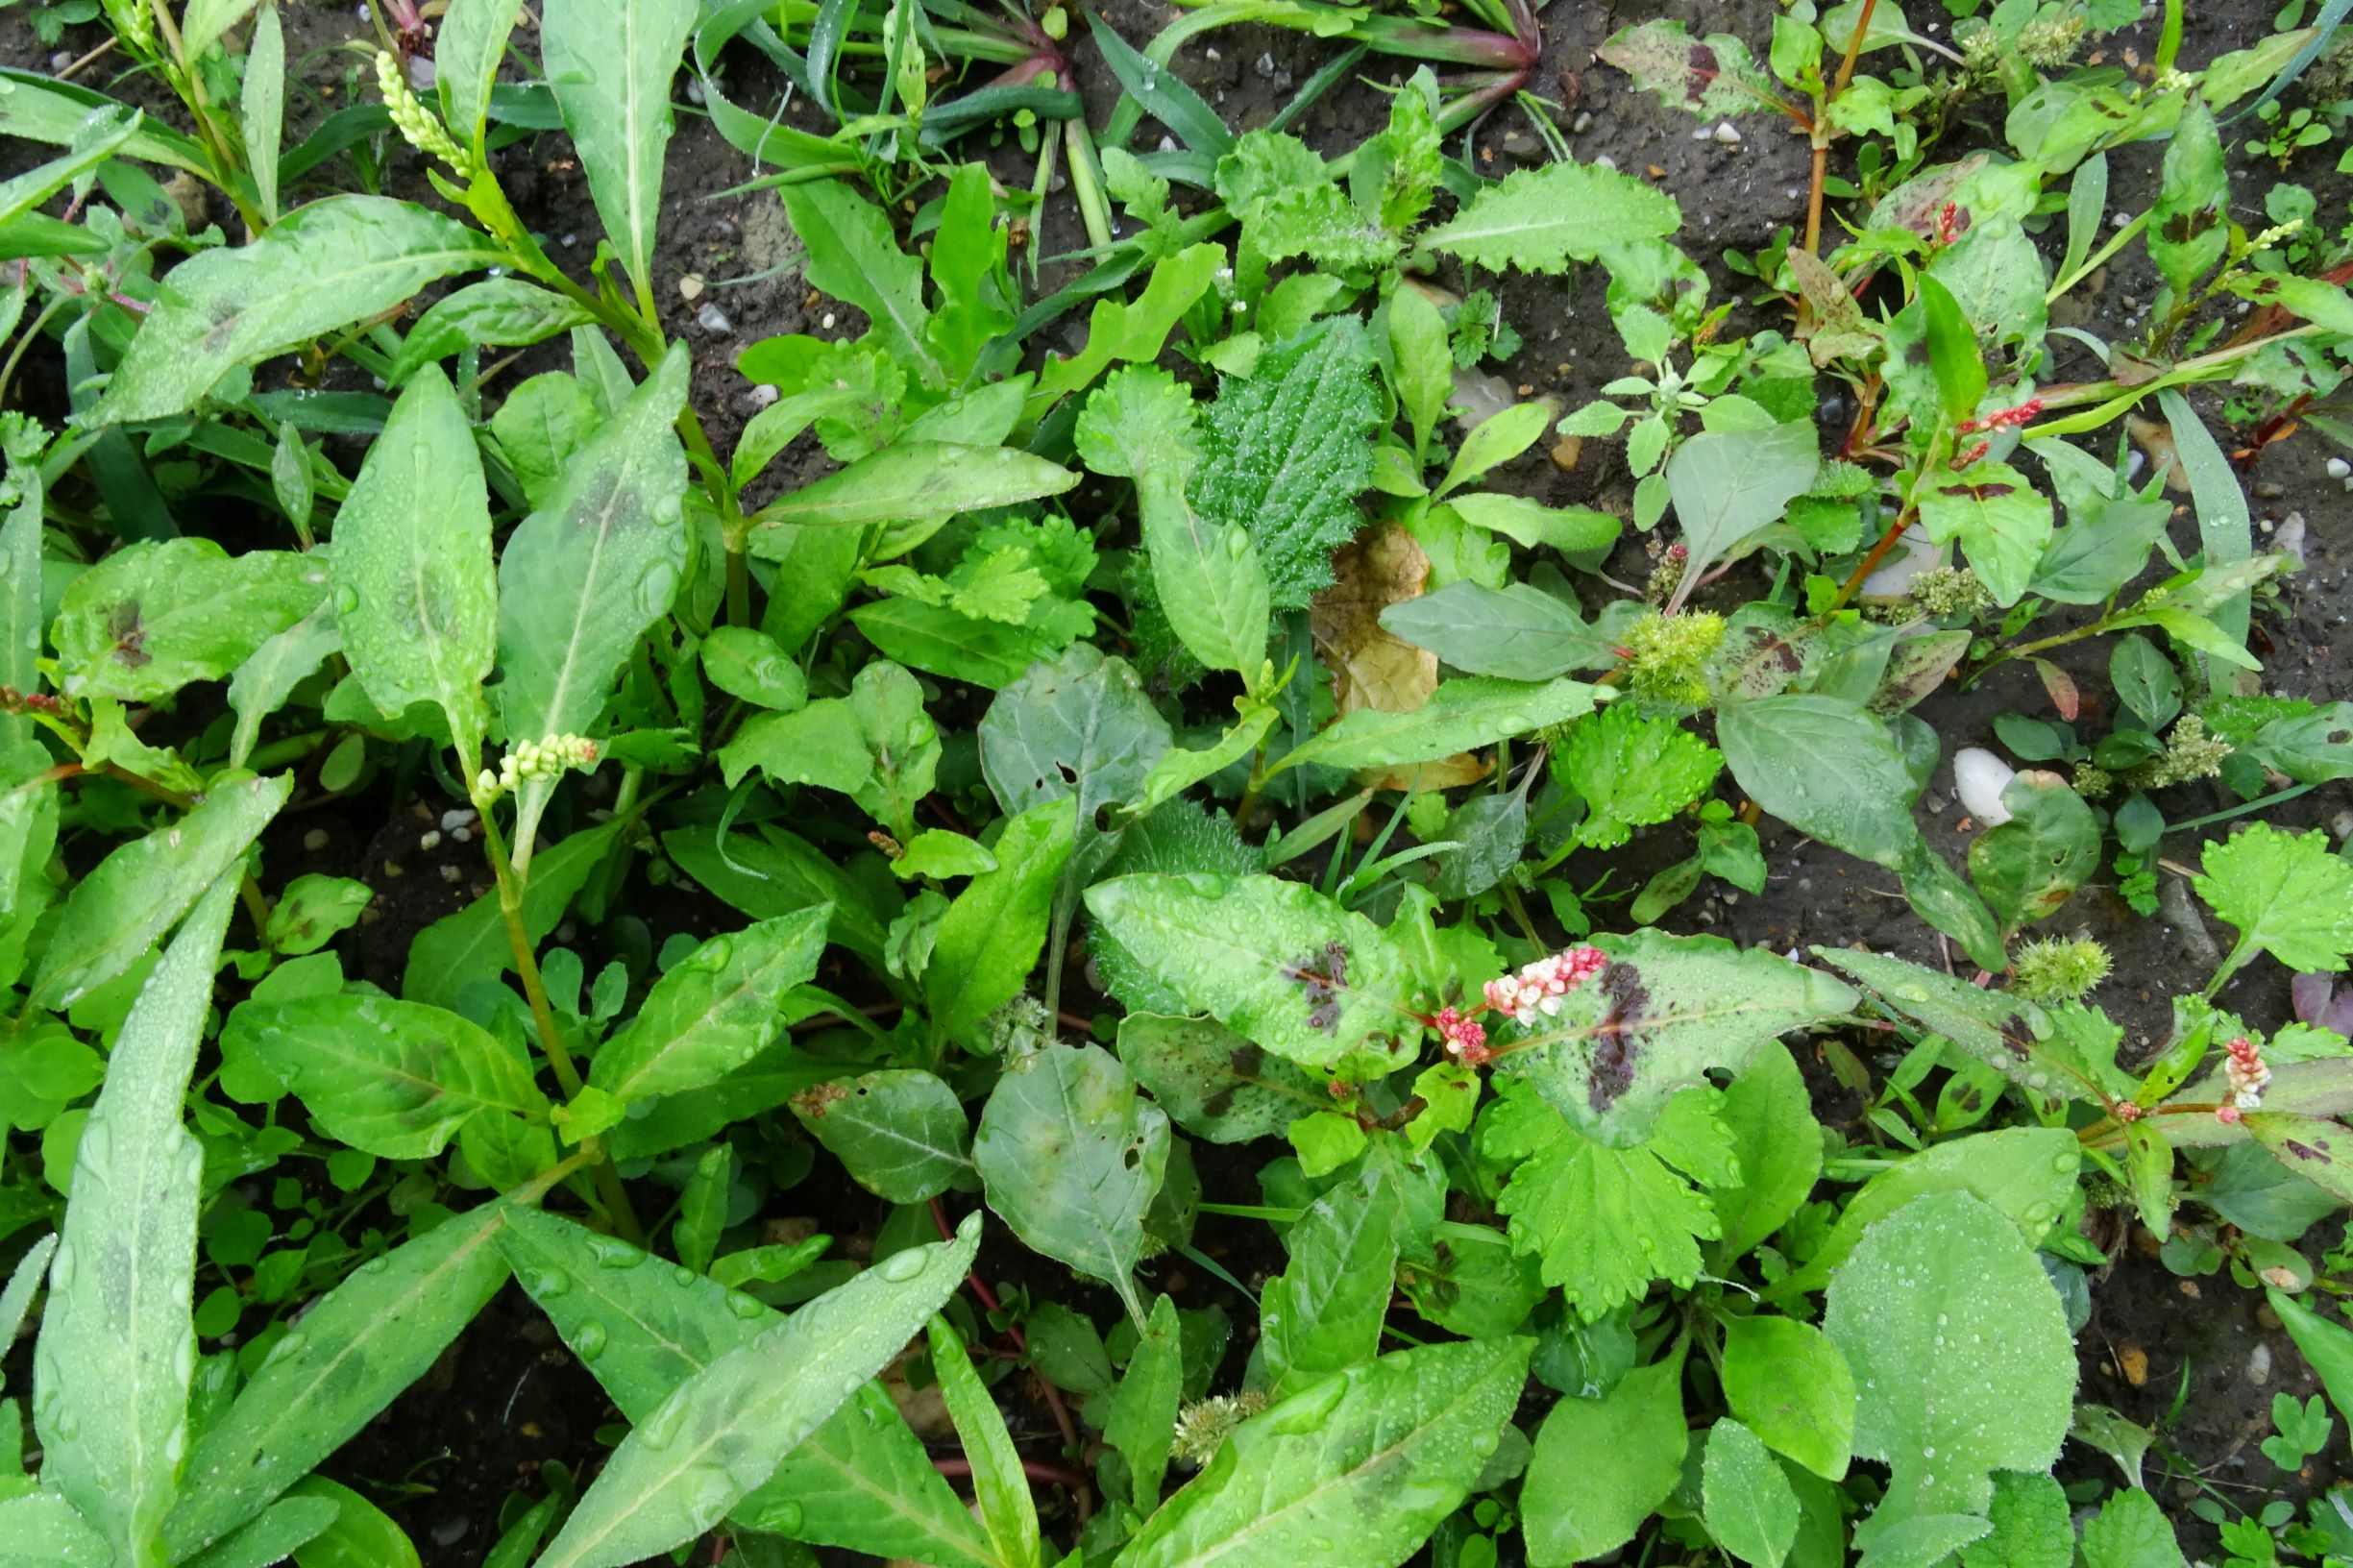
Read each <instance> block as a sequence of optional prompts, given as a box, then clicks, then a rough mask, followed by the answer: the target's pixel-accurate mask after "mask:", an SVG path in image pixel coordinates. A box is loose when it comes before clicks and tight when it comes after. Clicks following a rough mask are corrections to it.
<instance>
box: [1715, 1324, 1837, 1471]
mask: <svg viewBox="0 0 2353 1568" xmlns="http://www.w3.org/2000/svg"><path fill="white" fill-rule="evenodd" d="M1724 1398H1725V1403H1727V1404H1728V1405H1729V1406H1730V1407H1731V1409H1732V1413H1733V1414H1734V1415H1736V1416H1738V1417H1739V1418H1740V1419H1741V1420H1742V1421H1744V1422H1746V1423H1747V1424H1748V1426H1749V1427H1750V1428H1751V1429H1752V1431H1753V1432H1754V1433H1756V1434H1757V1435H1758V1436H1759V1437H1761V1438H1762V1439H1763V1440H1764V1442H1765V1444H1766V1446H1768V1447H1770V1448H1772V1449H1773V1450H1774V1451H1775V1452H1776V1453H1779V1454H1786V1455H1788V1456H1789V1457H1790V1458H1793V1459H1795V1460H1797V1461H1798V1462H1799V1463H1800V1464H1802V1465H1803V1466H1805V1467H1806V1468H1807V1469H1808V1470H1811V1471H1812V1472H1814V1474H1816V1475H1818V1476H1820V1477H1822V1478H1823V1479H1824V1480H1825V1481H1844V1480H1846V1478H1847V1461H1848V1458H1849V1455H1850V1453H1851V1450H1852V1447H1853V1442H1854V1374H1853V1373H1852V1372H1851V1371H1850V1370H1849V1369H1848V1366H1847V1358H1846V1357H1845V1356H1844V1355H1843V1354H1841V1353H1840V1351H1839V1348H1838V1347H1837V1346H1836V1345H1834V1344H1832V1343H1831V1342H1830V1341H1829V1340H1828V1339H1827V1338H1826V1337H1825V1336H1824V1335H1823V1332H1822V1331H1821V1330H1820V1329H1818V1328H1816V1327H1814V1326H1813V1325H1812V1324H1811V1323H1801V1322H1799V1321H1798V1320H1797V1319H1796V1318H1794V1317H1777V1316H1772V1315H1768V1314H1766V1313H1763V1312H1759V1313H1757V1314H1755V1315H1754V1316H1752V1317H1735V1318H1729V1319H1728V1320H1727V1321H1726V1322H1725V1325H1724Z"/></svg>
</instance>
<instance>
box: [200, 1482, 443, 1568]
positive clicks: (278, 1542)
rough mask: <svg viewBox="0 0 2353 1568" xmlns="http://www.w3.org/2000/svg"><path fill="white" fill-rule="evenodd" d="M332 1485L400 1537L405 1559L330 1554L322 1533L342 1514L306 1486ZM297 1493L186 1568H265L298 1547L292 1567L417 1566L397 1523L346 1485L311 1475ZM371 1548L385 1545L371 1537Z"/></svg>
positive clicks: (340, 1505) (338, 1507)
mask: <svg viewBox="0 0 2353 1568" xmlns="http://www.w3.org/2000/svg"><path fill="white" fill-rule="evenodd" d="M329 1486H333V1487H334V1488H335V1490H336V1491H337V1492H346V1493H348V1495H349V1500H350V1502H351V1503H353V1504H355V1505H357V1506H358V1507H363V1508H366V1509H368V1511H369V1512H371V1513H375V1514H376V1517H377V1518H379V1519H383V1520H384V1525H385V1527H386V1528H387V1529H389V1530H390V1531H392V1532H393V1534H394V1535H396V1536H398V1537H399V1540H400V1545H401V1546H403V1547H405V1548H407V1552H406V1556H405V1558H404V1557H403V1556H400V1555H397V1553H384V1554H381V1555H377V1554H370V1555H368V1556H330V1555H329V1552H330V1551H331V1547H332V1545H333V1544H334V1543H333V1539H332V1537H329V1538H327V1539H322V1537H323V1536H325V1535H326V1532H327V1531H329V1530H330V1529H331V1527H333V1526H334V1525H336V1524H338V1523H340V1522H341V1521H342V1520H343V1518H344V1517H345V1507H344V1504H343V1502H342V1501H341V1500H339V1499H337V1498H334V1497H331V1496H328V1495H326V1494H325V1493H323V1492H319V1491H306V1490H304V1489H306V1488H317V1487H329ZM298 1494H299V1495H289V1496H286V1497H282V1498H280V1499H279V1500H278V1501H277V1502H275V1503H273V1504H271V1505H270V1506H269V1507H266V1508H264V1509H262V1510H261V1512H260V1513H259V1514H257V1516H255V1517H254V1518H252V1519H249V1520H247V1521H246V1522H245V1524H244V1525H243V1526H242V1527H240V1528H239V1529H238V1530H237V1531H235V1532H234V1533H233V1534H231V1535H228V1536H225V1537H224V1538H222V1539H220V1540H217V1541H214V1542H213V1543H212V1544H211V1545H210V1546H208V1547H207V1548H205V1550H203V1551H202V1552H199V1553H197V1554H196V1556H192V1557H190V1558H189V1559H188V1560H187V1562H186V1564H185V1568H270V1565H271V1564H274V1563H282V1562H284V1561H286V1560H288V1556H289V1554H292V1553H295V1552H297V1551H299V1552H300V1553H301V1554H302V1555H301V1556H299V1557H296V1558H294V1559H293V1560H294V1561H295V1563H296V1565H297V1568H361V1565H365V1568H416V1562H417V1549H416V1548H415V1546H413V1545H411V1544H410V1542H409V1539H408V1537H407V1535H405V1534H404V1533H403V1532H402V1531H401V1529H400V1527H399V1526H398V1525H395V1524H393V1523H392V1521H391V1520H389V1519H384V1516H383V1514H382V1513H380V1512H379V1511H378V1510H377V1509H376V1508H375V1507H374V1506H373V1505H371V1504H369V1503H368V1502H367V1500H366V1499H364V1498H362V1497H360V1496H359V1495H358V1494H357V1493H355V1492H350V1491H349V1489H348V1488H346V1487H342V1486H336V1485H335V1483H334V1482H331V1481H327V1480H325V1479H324V1478H322V1477H318V1476H312V1477H310V1478H309V1479H308V1480H306V1481H304V1482H301V1486H300V1488H298ZM367 1544H368V1545H369V1546H371V1547H375V1546H380V1545H382V1544H384V1543H382V1542H380V1541H375V1540H370V1541H368V1543H367Z"/></svg>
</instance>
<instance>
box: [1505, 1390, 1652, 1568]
mask: <svg viewBox="0 0 2353 1568" xmlns="http://www.w3.org/2000/svg"><path fill="white" fill-rule="evenodd" d="M1689 1443H1690V1434H1689V1433H1687V1432H1685V1430H1684V1428H1683V1358H1682V1355H1681V1353H1680V1352H1679V1351H1678V1352H1677V1353H1676V1354H1674V1355H1672V1356H1670V1357H1669V1358H1668V1359H1667V1360H1663V1361H1660V1362H1658V1363H1657V1364H1656V1365H1654V1366H1641V1367H1636V1368H1635V1369H1634V1370H1632V1371H1630V1372H1629V1373H1627V1374H1626V1375H1625V1376H1624V1377H1622V1378H1620V1379H1619V1380H1618V1383H1617V1385H1616V1386H1615V1387H1613V1388H1612V1389H1610V1390H1609V1392H1608V1393H1607V1394H1605V1395H1604V1396H1603V1397H1602V1398H1600V1399H1598V1400H1594V1399H1580V1398H1577V1397H1575V1396H1573V1395H1572V1396H1571V1397H1569V1398H1567V1399H1563V1400H1562V1401H1560V1402H1559V1403H1558V1404H1557V1405H1555V1406H1554V1407H1553V1409H1552V1413H1551V1414H1549V1415H1547V1416H1546V1417H1545V1418H1544V1425H1543V1426H1542V1427H1540V1428H1538V1429H1537V1431H1536V1443H1535V1452H1534V1453H1532V1454H1531V1455H1530V1456H1529V1459H1528V1477H1527V1480H1526V1482H1524V1483H1523V1484H1522V1486H1521V1489H1520V1507H1521V1509H1522V1512H1523V1513H1524V1515H1525V1517H1526V1525H1527V1538H1528V1561H1529V1564H1530V1568H1568V1565H1569V1564H1571V1563H1574V1562H1581V1561H1582V1560H1584V1559H1585V1558H1587V1557H1598V1556H1602V1555H1603V1554H1604V1553H1606V1552H1612V1551H1615V1550H1616V1549H1617V1548H1619V1547H1621V1546H1624V1545H1625V1544H1626V1543H1627V1542H1628V1541H1630V1540H1632V1539H1633V1538H1634V1532H1635V1531H1637V1530H1639V1529H1640V1528H1641V1526H1642V1521H1643V1520H1645V1519H1647V1518H1649V1517H1650V1515H1651V1512H1652V1510H1653V1509H1654V1508H1656V1507H1658V1505H1659V1504H1661V1503H1664V1502H1665V1501H1666V1500H1667V1494H1668V1493H1670V1492H1672V1491H1674V1490H1675V1483H1676V1482H1677V1481H1679V1479H1681V1477H1682V1473H1683V1454H1684V1451H1685V1449H1686V1448H1687V1446H1688V1445H1689ZM1603 1456H1606V1457H1607V1458H1606V1462H1600V1463H1597V1460H1599V1459H1601V1458H1602V1457H1603Z"/></svg>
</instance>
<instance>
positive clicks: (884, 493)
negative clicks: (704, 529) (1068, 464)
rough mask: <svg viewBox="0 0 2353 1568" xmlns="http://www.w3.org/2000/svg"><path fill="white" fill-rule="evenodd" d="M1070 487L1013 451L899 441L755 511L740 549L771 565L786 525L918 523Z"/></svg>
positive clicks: (1039, 461) (1059, 471) (1056, 469)
mask: <svg viewBox="0 0 2353 1568" xmlns="http://www.w3.org/2000/svg"><path fill="white" fill-rule="evenodd" d="M1076 483H1078V476H1077V475H1075V474H1073V473H1071V472H1070V471H1069V470H1068V469H1066V468H1065V467H1063V466H1062V465H1061V464H1060V463H1053V462H1048V461H1047V460H1046V459H1045V458H1043V457H1040V456H1037V455H1035V454H1033V453H1026V452H1023V451H1021V450H1019V449H1018V448H1016V447H973V446H963V445H959V444H957V443H955V442H952V441H901V442H898V443H897V444H895V445H894V446H888V447H885V448H883V449H882V450H881V451H880V452H877V453H872V454H871V455H870V456H866V457H861V458H859V459H858V460H857V461H856V462H854V463H851V464H850V465H849V466H848V467H846V468H845V469H842V470H841V471H840V472H838V473H834V474H828V475H826V476H825V477H824V478H821V479H818V480H816V481H814V482H812V483H809V484H804V485H802V486H801V487H800V488H799V489H797V490H795V491H793V492H791V493H790V494H788V495H785V496H782V497H779V498H778V499H777V500H775V501H772V502H769V503H768V504H767V505H766V506H763V507H762V508H760V511H759V514H758V515H757V516H756V517H755V518H754V519H753V520H752V529H751V535H750V539H749V544H748V548H749V550H750V551H751V553H752V554H754V555H756V556H759V557H761V558H762V559H764V560H773V559H778V558H780V557H781V556H782V555H783V554H784V553H785V550H784V547H785V546H786V544H787V542H788V541H789V540H790V537H791V535H790V534H788V533H787V532H785V531H784V529H785V528H786V527H788V526H791V527H809V526H811V525H819V524H821V525H825V526H828V527H865V526H867V525H869V524H872V523H906V522H920V521H924V520H927V519H931V518H946V517H953V516H954V515H955V514H957V513H958V512H976V511H980V510H982V509H983V508H985V507H990V506H1010V505H1013V504H1014V503H1015V502H1023V501H1038V500H1042V499H1043V498H1044V497H1047V496H1059V495H1061V494H1062V493H1063V492H1064V491H1066V490H1067V489H1069V488H1070V487H1071V486H1072V485H1074V484H1076Z"/></svg>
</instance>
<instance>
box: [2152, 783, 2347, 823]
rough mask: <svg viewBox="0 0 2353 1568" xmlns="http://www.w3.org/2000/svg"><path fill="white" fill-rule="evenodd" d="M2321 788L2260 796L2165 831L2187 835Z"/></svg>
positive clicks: (2306, 786)
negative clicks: (2198, 829)
mask: <svg viewBox="0 0 2353 1568" xmlns="http://www.w3.org/2000/svg"><path fill="white" fill-rule="evenodd" d="M2319 787H2320V786H2319V785H2317V784H2298V785H2296V786H2295V787H2294V788H2293V789H2289V790H2281V791H2278V792H2277V793H2276V794H2272V795H2266V796H2258V797H2257V798H2255V799H2253V800H2249V801H2246V802H2244V803H2243V804H2241V805H2236V806H2233V807H2231V808H2230V809H2229V810H2228V811H2217V812H2209V813H2208V814H2207V815H2205V816H2203V817H2193V818H2191V819H2190V820H2189V821H2186V822H2168V823H2167V824H2166V829H2165V830H2166V831H2167V832H2168V833H2186V832H2188V831H2189V830H2190V829H2192V828H2194V827H2212V826H2213V825H2214V824H2215V823H2217V822H2227V821H2231V820H2232V819H2233V818H2237V817H2244V816H2245V815H2246V814H2247V813H2248V812H2251V811H2261V810H2263V809H2264V808H2265V807H2266V806H2276V805H2280V804H2282V803H2284V802H2286V801H2290V800H2293V799H2294V798H2295V797H2296V796H2299V795H2310V794H2312V792H2313V791H2315V790H2316V789H2318V788H2319Z"/></svg>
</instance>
